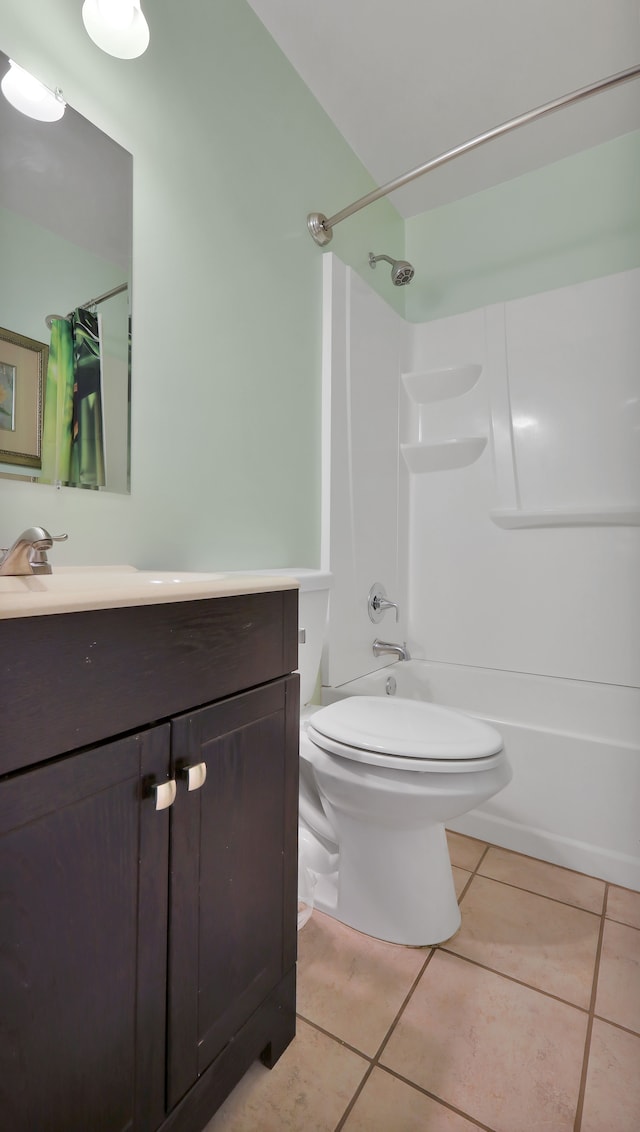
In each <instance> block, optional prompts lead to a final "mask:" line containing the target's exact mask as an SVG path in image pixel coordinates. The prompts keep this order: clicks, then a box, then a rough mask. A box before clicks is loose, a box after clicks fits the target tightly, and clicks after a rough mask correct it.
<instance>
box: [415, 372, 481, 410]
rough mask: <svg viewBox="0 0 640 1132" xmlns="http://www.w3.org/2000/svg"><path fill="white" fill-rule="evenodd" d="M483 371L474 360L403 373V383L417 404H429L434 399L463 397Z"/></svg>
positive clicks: (443, 399) (442, 399)
mask: <svg viewBox="0 0 640 1132" xmlns="http://www.w3.org/2000/svg"><path fill="white" fill-rule="evenodd" d="M481 373H482V366H481V365H478V364H477V363H475V362H473V363H469V364H468V365H463V366H446V367H445V368H444V369H428V370H417V371H416V372H414V373H403V374H402V383H403V385H404V387H405V389H406V391H407V393H408V394H409V396H410V398H411V400H412V401H413V402H415V404H416V405H428V404H429V403H430V402H432V401H445V400H447V398H449V397H461V396H462V394H463V393H468V392H469V390H470V389H473V387H474V385H475V384H476V382H477V380H478V378H479V377H480V374H481Z"/></svg>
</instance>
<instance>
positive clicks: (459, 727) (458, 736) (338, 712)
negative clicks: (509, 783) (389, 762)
mask: <svg viewBox="0 0 640 1132" xmlns="http://www.w3.org/2000/svg"><path fill="white" fill-rule="evenodd" d="M311 730H312V731H313V732H315V733H316V734H317V736H318V739H319V740H321V738H322V736H324V737H325V738H327V739H331V740H333V741H334V742H337V743H341V744H345V745H346V746H348V747H354V748H357V749H360V750H365V751H375V752H378V753H380V754H385V755H399V756H402V757H403V758H414V759H451V760H453V759H483V758H487V756H489V755H494V754H497V752H498V751H501V750H502V745H503V744H502V738H501V736H500V735H499V734H498V732H497V731H495V730H494V728H493V727H490V726H489V725H488V724H487V723H482V722H481V721H480V720H479V719H473V718H472V717H471V716H468V715H463V714H462V713H461V712H458V711H453V710H452V709H451V708H446V707H441V706H440V705H439V704H430V703H426V702H425V701H424V700H406V699H402V698H400V697H397V698H396V699H391V698H387V697H384V696H348V697H346V698H345V699H343V700H336V702H335V703H333V704H329V705H328V706H327V707H324V708H320V710H319V711H317V712H314V714H313V717H312V719H311ZM345 754H346V752H345Z"/></svg>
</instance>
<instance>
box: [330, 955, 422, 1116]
mask: <svg viewBox="0 0 640 1132" xmlns="http://www.w3.org/2000/svg"><path fill="white" fill-rule="evenodd" d="M434 955H435V948H432V949H431V951H430V953H429V954H428V955H427V958H426V959H425V961H424V963H423V964H422V967H421V968H420V970H419V971H418V974H417V975H416V977H415V979H414V980H413V982H412V984H411V986H410V988H409V990H408V992H407V994H406V995H405V997H404V999H403V1002H402V1005H401V1006H400V1009H399V1010H398V1012H397V1014H396V1016H395V1018H394V1019H393V1021H392V1023H391V1025H390V1027H389V1029H388V1030H387V1033H386V1034H385V1036H384V1038H383V1039H382V1042H381V1044H380V1046H379V1048H378V1051H377V1053H376V1054H375V1056H374V1057H373V1059H372V1061H371V1065H370V1066H369V1070H368V1072H367V1073H365V1075H364V1077H363V1079H362V1081H361V1082H360V1084H359V1085H358V1088H357V1089H356V1091H355V1093H354V1094H353V1096H352V1098H351V1100H350V1101H349V1104H348V1105H347V1107H346V1109H345V1111H344V1112H343V1114H342V1117H341V1118H340V1121H339V1122H338V1124H337V1125H336V1127H335V1132H340V1130H341V1129H342V1128H343V1127H344V1125H345V1122H346V1121H347V1120H348V1118H349V1114H350V1113H351V1111H352V1109H353V1108H354V1105H355V1104H356V1101H357V1100H358V1097H359V1096H360V1094H361V1093H362V1090H363V1089H364V1087H365V1085H366V1083H367V1081H368V1080H369V1077H370V1076H371V1074H372V1073H373V1071H374V1069H375V1068H376V1066H377V1065H378V1064H379V1062H380V1057H381V1054H382V1052H383V1050H384V1049H385V1047H386V1045H387V1043H388V1041H389V1039H390V1037H391V1035H392V1033H393V1031H394V1030H395V1028H396V1026H397V1025H398V1022H399V1021H400V1017H401V1015H402V1012H403V1011H404V1009H405V1007H406V1005H407V1003H408V1002H409V999H410V998H411V995H412V994H413V992H414V990H415V989H416V987H417V985H418V983H419V982H420V979H421V978H422V976H423V974H424V972H425V971H426V969H427V967H428V966H429V964H430V962H431V960H432V959H433V956H434Z"/></svg>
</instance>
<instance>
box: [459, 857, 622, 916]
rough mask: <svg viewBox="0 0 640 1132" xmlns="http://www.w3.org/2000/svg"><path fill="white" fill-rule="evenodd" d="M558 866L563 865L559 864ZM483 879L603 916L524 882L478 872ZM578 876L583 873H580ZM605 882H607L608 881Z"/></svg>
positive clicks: (566, 906) (580, 910)
mask: <svg viewBox="0 0 640 1132" xmlns="http://www.w3.org/2000/svg"><path fill="white" fill-rule="evenodd" d="M555 867H556V868H561V867H562V866H560V865H557V866H555ZM475 875H477V876H479V877H482V879H483V880H492V881H493V883H494V884H504V886H505V888H515V889H516V891H517V892H527V893H528V894H529V896H539V897H540V899H541V900H553V902H554V904H562V905H563V906H564V907H565V908H574V909H575V910H576V912H586V913H587V914H588V915H589V916H602V915H604V913H603V912H594V911H593V909H592V908H581V907H580V905H579V904H571V903H570V901H569V900H560V898H559V897H558V896H548V895H547V893H546V892H536V890H535V889H534V888H525V887H524V885H522V884H514V883H513V882H512V881H510V880H500V879H499V877H490V876H487V874H486V873H478V874H475V873H474V876H475ZM577 875H578V876H580V875H583V874H580V873H578V874H577ZM603 883H605V884H606V881H604V882H603Z"/></svg>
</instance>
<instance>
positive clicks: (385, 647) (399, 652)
mask: <svg viewBox="0 0 640 1132" xmlns="http://www.w3.org/2000/svg"><path fill="white" fill-rule="evenodd" d="M385 653H390V654H391V655H392V656H395V657H397V658H398V660H411V656H410V654H409V649H408V648H407V642H406V641H403V642H402V644H401V645H394V644H392V643H391V641H379V640H378V638H377V637H376V639H375V641H374V642H373V655H374V656H383V655H384V654H385Z"/></svg>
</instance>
